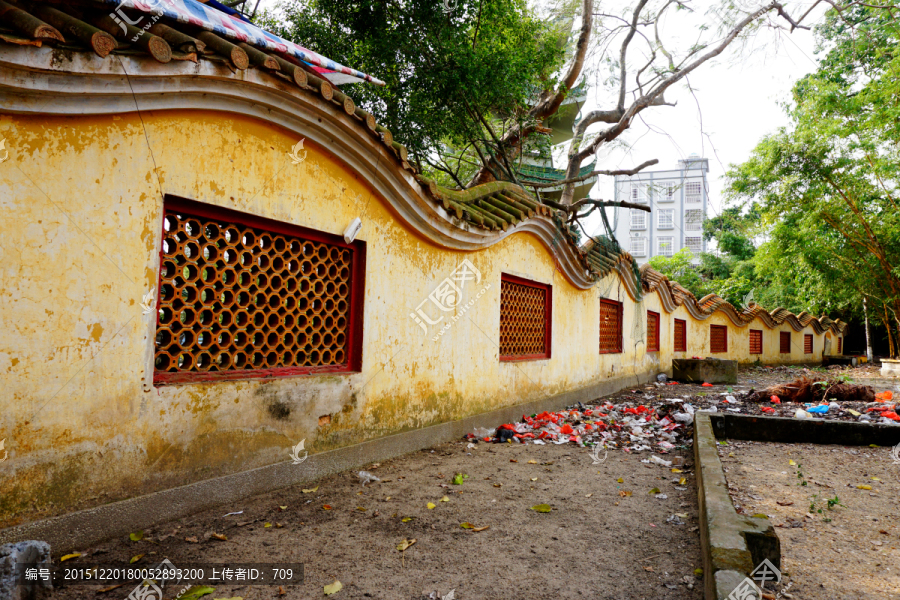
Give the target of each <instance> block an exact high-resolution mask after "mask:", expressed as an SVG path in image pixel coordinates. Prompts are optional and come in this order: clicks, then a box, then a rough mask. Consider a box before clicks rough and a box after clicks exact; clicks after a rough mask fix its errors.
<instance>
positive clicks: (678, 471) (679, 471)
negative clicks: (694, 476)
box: [672, 469, 684, 473]
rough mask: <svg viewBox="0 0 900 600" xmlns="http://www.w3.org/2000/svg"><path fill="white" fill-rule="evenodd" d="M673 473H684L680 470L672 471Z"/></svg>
mask: <svg viewBox="0 0 900 600" xmlns="http://www.w3.org/2000/svg"><path fill="white" fill-rule="evenodd" d="M672 472H673V473H684V471H682V470H681V469H672Z"/></svg>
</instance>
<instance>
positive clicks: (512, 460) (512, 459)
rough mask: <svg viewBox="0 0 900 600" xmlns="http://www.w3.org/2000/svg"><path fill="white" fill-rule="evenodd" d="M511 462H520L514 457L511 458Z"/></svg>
mask: <svg viewBox="0 0 900 600" xmlns="http://www.w3.org/2000/svg"><path fill="white" fill-rule="evenodd" d="M509 462H514V463H517V462H519V461H517V460H516V459H514V458H511V459H509Z"/></svg>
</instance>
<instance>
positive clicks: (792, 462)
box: [788, 459, 797, 467]
mask: <svg viewBox="0 0 900 600" xmlns="http://www.w3.org/2000/svg"><path fill="white" fill-rule="evenodd" d="M788 464H789V465H791V466H792V467H793V466H794V465H796V464H797V463H795V462H794V461H793V459H791V460H789V461H788Z"/></svg>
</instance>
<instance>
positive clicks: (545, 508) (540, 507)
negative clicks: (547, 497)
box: [530, 504, 553, 513]
mask: <svg viewBox="0 0 900 600" xmlns="http://www.w3.org/2000/svg"><path fill="white" fill-rule="evenodd" d="M530 510H533V511H534V512H539V513H548V512H550V511H551V510H553V509H552V508H550V505H549V504H535V505H534V506H532V507H531V509H530Z"/></svg>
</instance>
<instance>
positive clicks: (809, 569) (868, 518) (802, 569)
mask: <svg viewBox="0 0 900 600" xmlns="http://www.w3.org/2000/svg"><path fill="white" fill-rule="evenodd" d="M719 454H720V456H721V458H722V462H723V467H724V468H725V469H726V471H727V472H726V478H727V479H728V486H729V491H730V492H731V495H732V500H733V501H734V503H735V506H736V507H739V509H740V511H741V512H743V513H745V514H748V515H754V514H758V513H762V514H765V515H768V516H769V519H771V521H772V523H773V524H774V525H775V526H776V530H775V531H776V533H777V534H778V537H779V538H780V539H781V552H782V567H783V571H784V574H785V579H784V581H783V582H782V584H783V586H784V587H787V584H790V589H789V592H788V593H789V594H791V595H792V596H793V597H794V598H798V599H799V598H802V599H803V600H862V599H865V600H888V599H896V598H900V550H898V549H900V525H898V523H897V519H896V515H897V514H898V512H900V464H898V463H896V462H894V461H893V460H892V458H891V449H890V448H869V447H862V448H860V447H853V448H849V447H844V446H818V445H811V444H771V443H762V442H737V441H727V445H720V446H719ZM803 482H806V485H803ZM860 486H869V487H870V488H871V489H860ZM835 499H837V500H838V501H839V502H840V504H836V505H834V506H832V507H831V508H829V502H828V501H829V500H832V501H834V500H835ZM820 510H821V513H820V512H819V511H820ZM782 589H783V588H782Z"/></svg>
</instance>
